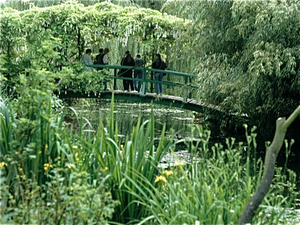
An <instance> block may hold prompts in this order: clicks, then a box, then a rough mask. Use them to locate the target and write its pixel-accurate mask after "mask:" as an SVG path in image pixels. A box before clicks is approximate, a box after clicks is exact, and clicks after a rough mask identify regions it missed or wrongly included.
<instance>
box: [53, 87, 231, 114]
mask: <svg viewBox="0 0 300 225" xmlns="http://www.w3.org/2000/svg"><path fill="white" fill-rule="evenodd" d="M113 95H114V99H115V100H123V101H130V102H140V103H152V102H153V104H158V105H164V106H170V107H175V108H181V109H186V110H191V111H195V112H198V113H214V114H216V113H217V114H221V115H222V116H224V114H226V113H225V112H224V111H223V110H221V109H220V108H219V107H218V106H213V105H207V104H204V103H201V102H197V101H195V100H193V99H187V101H186V102H184V101H183V98H182V97H176V96H171V95H156V94H154V93H146V94H145V95H141V94H140V93H132V92H124V91H106V92H101V93H98V94H94V93H93V94H89V93H86V94H84V93H80V92H76V93H74V92H70V91H67V92H62V93H60V94H59V97H60V98H63V99H65V98H97V99H112V96H113Z"/></svg>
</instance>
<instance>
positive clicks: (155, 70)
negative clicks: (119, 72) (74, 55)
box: [86, 64, 197, 78]
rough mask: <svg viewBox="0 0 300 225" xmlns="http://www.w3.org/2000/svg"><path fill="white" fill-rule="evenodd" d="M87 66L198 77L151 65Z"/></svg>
mask: <svg viewBox="0 0 300 225" xmlns="http://www.w3.org/2000/svg"><path fill="white" fill-rule="evenodd" d="M86 66H87V67H92V68H108V69H140V70H146V71H152V72H160V73H166V74H172V75H176V76H182V77H190V78H196V77H197V76H196V75H192V74H187V73H182V72H177V71H172V70H158V69H152V68H149V67H136V66H120V65H99V64H94V65H86Z"/></svg>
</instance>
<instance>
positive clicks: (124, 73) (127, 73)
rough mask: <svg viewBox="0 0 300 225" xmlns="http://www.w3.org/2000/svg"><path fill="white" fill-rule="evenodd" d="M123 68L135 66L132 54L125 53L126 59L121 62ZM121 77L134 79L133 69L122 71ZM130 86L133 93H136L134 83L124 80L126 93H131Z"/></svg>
mask: <svg viewBox="0 0 300 225" xmlns="http://www.w3.org/2000/svg"><path fill="white" fill-rule="evenodd" d="M121 66H135V63H134V59H133V58H132V57H131V55H130V52H129V51H126V52H125V57H124V58H123V59H122V61H121ZM120 72H121V75H122V76H123V77H127V78H132V69H121V71H120ZM129 86H130V88H131V91H134V87H133V81H132V80H125V79H123V87H124V91H129Z"/></svg>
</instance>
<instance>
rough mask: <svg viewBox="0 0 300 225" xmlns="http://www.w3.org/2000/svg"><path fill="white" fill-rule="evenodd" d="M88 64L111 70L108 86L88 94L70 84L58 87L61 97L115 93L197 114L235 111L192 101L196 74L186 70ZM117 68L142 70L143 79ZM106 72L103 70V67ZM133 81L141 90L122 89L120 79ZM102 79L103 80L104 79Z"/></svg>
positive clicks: (118, 97) (102, 96)
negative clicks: (157, 90)
mask: <svg viewBox="0 0 300 225" xmlns="http://www.w3.org/2000/svg"><path fill="white" fill-rule="evenodd" d="M87 67H93V68H105V69H109V70H110V72H111V71H112V70H113V71H114V73H113V75H107V76H105V81H106V82H109V89H105V90H100V91H99V92H97V93H95V92H92V93H88V92H85V91H84V90H83V91H81V92H76V93H75V92H74V91H72V87H71V88H69V89H67V90H63V89H62V90H61V91H60V93H59V97H60V98H99V99H111V98H112V96H113V95H114V99H115V100H125V101H132V102H141V103H152V102H153V103H154V104H160V105H165V106H170V107H177V108H182V109H187V110H192V111H196V112H199V113H221V114H222V115H223V116H225V115H226V116H232V115H235V114H232V113H229V112H226V111H224V110H222V109H221V107H219V106H215V105H211V104H206V103H204V102H200V101H197V100H195V98H193V96H196V94H197V90H198V89H199V87H198V86H196V85H193V84H195V83H196V76H195V75H191V74H186V73H180V72H176V71H170V70H157V69H152V68H147V67H130V66H119V65H89V66H87ZM120 69H142V70H143V78H142V79H138V78H128V77H123V76H122V74H121V75H120V74H118V73H117V71H119V70H120ZM103 71H106V70H103ZM155 72H161V73H165V74H166V76H164V78H163V82H160V81H156V80H154V76H153V74H154V73H155ZM123 79H126V80H133V81H134V80H135V81H136V82H139V81H140V82H142V88H141V90H140V92H125V91H123V90H122V89H123V85H122V84H121V83H120V80H123ZM105 81H103V82H105ZM118 81H119V82H118ZM156 83H161V84H162V85H163V88H164V93H163V94H162V95H157V94H156V93H155V88H154V86H155V84H156Z"/></svg>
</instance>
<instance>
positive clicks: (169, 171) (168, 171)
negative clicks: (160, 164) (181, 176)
mask: <svg viewBox="0 0 300 225" xmlns="http://www.w3.org/2000/svg"><path fill="white" fill-rule="evenodd" d="M162 174H165V175H167V176H170V175H173V171H172V170H164V171H163V172H162Z"/></svg>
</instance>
